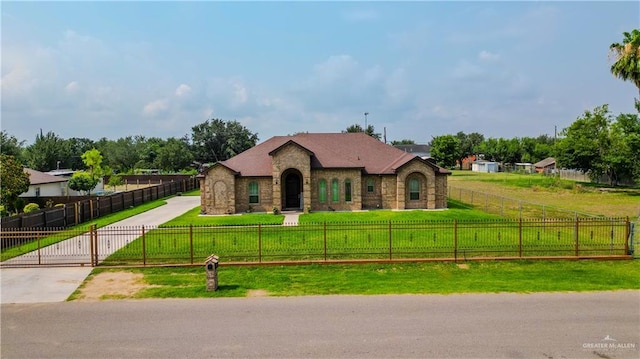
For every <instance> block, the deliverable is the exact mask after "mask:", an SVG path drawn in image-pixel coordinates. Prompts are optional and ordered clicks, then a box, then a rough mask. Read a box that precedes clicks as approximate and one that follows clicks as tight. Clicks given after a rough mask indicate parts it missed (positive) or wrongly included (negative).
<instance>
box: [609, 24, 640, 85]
mask: <svg viewBox="0 0 640 359" xmlns="http://www.w3.org/2000/svg"><path fill="white" fill-rule="evenodd" d="M622 34H623V35H624V39H622V43H617V42H615V43H613V44H611V45H610V46H609V53H610V54H613V56H614V58H615V62H614V63H613V65H611V73H612V74H613V75H614V76H615V77H617V78H619V79H622V80H623V81H631V82H633V83H634V84H635V85H636V87H637V88H638V92H640V30H638V29H633V30H632V31H631V32H630V33H629V32H624V33H622Z"/></svg>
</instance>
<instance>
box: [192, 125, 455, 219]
mask: <svg viewBox="0 0 640 359" xmlns="http://www.w3.org/2000/svg"><path fill="white" fill-rule="evenodd" d="M450 174H451V173H450V172H449V171H447V170H446V169H443V168H441V167H438V166H437V165H436V164H434V163H433V162H432V161H427V160H424V159H422V158H420V157H418V156H415V155H414V154H411V153H407V152H404V151H402V150H399V149H397V148H394V147H393V146H391V145H387V144H385V143H383V142H381V141H379V140H377V139H375V138H373V137H371V136H368V135H366V134H365V133H301V134H297V135H293V136H276V137H272V138H270V139H268V140H267V141H265V142H263V143H261V144H258V145H257V146H255V147H253V148H250V149H249V150H247V151H244V152H242V153H240V154H238V155H237V156H235V157H233V158H230V159H228V160H226V161H222V162H218V163H216V164H214V165H213V166H211V167H209V168H207V169H206V170H205V171H204V172H203V173H201V174H200V175H198V178H199V179H200V190H201V192H200V196H201V212H202V213H203V214H225V213H229V214H230V213H241V212H247V211H260V212H270V211H281V210H298V211H299V210H305V211H309V210H312V211H332V210H339V211H353V210H361V209H373V208H386V209H427V208H428V209H433V208H446V206H447V175H450Z"/></svg>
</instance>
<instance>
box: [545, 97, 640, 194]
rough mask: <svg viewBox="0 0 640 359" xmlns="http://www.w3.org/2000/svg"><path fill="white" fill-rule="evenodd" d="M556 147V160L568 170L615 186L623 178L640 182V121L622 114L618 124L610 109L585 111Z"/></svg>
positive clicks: (632, 116)
mask: <svg viewBox="0 0 640 359" xmlns="http://www.w3.org/2000/svg"><path fill="white" fill-rule="evenodd" d="M562 135H563V136H564V138H562V139H561V140H560V141H559V142H558V144H557V146H556V151H557V153H556V160H557V161H558V164H559V165H560V166H562V167H565V168H575V169H579V170H582V171H584V172H587V173H588V174H589V177H590V178H591V179H592V180H597V179H599V178H600V177H601V176H602V175H606V176H608V177H609V181H610V184H611V185H613V186H615V185H617V184H618V181H619V180H620V179H621V178H635V179H639V178H640V165H639V164H638V160H637V157H638V153H640V120H639V119H638V115H635V114H620V115H619V116H617V117H616V118H615V120H614V118H613V116H612V115H611V114H610V112H609V108H608V106H607V105H602V106H599V107H596V108H595V109H594V110H593V111H585V113H584V115H583V116H582V117H579V118H578V119H577V120H576V121H575V122H573V123H572V124H571V126H569V127H568V128H566V129H565V130H563V132H562Z"/></svg>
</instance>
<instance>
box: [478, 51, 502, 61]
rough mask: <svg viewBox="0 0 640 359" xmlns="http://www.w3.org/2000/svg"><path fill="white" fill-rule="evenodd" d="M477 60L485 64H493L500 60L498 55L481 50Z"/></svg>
mask: <svg viewBox="0 0 640 359" xmlns="http://www.w3.org/2000/svg"><path fill="white" fill-rule="evenodd" d="M478 59H480V61H485V62H495V61H498V60H500V55H499V54H494V53H492V52H489V51H486V50H482V51H480V53H479V54H478Z"/></svg>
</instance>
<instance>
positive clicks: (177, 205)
mask: <svg viewBox="0 0 640 359" xmlns="http://www.w3.org/2000/svg"><path fill="white" fill-rule="evenodd" d="M198 205H200V197H198V196H179V197H172V198H169V199H168V200H167V204H166V205H164V206H160V207H157V208H154V209H152V210H150V211H147V212H144V213H141V214H139V215H136V216H133V217H130V218H127V219H124V220H122V221H119V222H116V223H114V224H112V225H109V226H107V227H105V228H104V229H103V231H108V230H109V229H110V228H114V227H119V228H122V227H140V226H143V225H144V226H157V225H159V224H162V223H164V222H166V221H168V220H170V219H173V218H175V217H177V216H179V215H181V214H182V213H185V212H187V211H188V210H190V209H192V208H194V207H197V206H198ZM99 231H100V230H99ZM137 236H138V234H137V233H135V234H132V235H131V238H132V239H133V238H137ZM84 237H87V238H84V239H86V243H87V244H86V246H88V236H84ZM80 239H81V238H80V237H76V238H72V239H69V240H67V241H64V242H60V244H59V245H58V246H59V247H60V248H66V247H73V248H77V243H78V241H79V240H80ZM50 247H51V248H52V250H55V246H50ZM117 249H119V247H117V246H115V245H111V246H107V245H106V244H104V243H103V244H101V246H100V253H101V254H102V256H103V257H106V256H107V255H109V254H111V253H113V252H115V251H116V250H117ZM61 252H62V253H71V251H69V250H62V251H61ZM52 253H55V252H52ZM82 253H88V251H87V250H85V251H83V252H82ZM84 255H86V254H84ZM86 256H87V258H86V259H85V260H84V261H85V262H89V258H88V255H86ZM77 257H78V258H80V255H77ZM10 261H18V262H21V263H29V262H30V261H35V263H37V254H33V253H31V254H27V255H25V256H24V257H22V258H21V257H18V258H16V259H12V260H10ZM56 261H60V262H68V261H69V259H68V258H62V257H61V258H58V259H56V257H55V254H50V255H49V257H48V258H47V263H56ZM89 273H91V267H68V268H51V267H48V268H2V269H0V281H1V287H0V288H1V289H2V290H1V291H0V302H1V303H43V302H60V301H64V300H66V299H67V298H68V297H69V295H71V293H73V292H74V291H75V290H76V289H77V288H78V286H79V285H80V284H81V283H82V282H83V281H84V279H85V278H86V277H87V276H88V275H89Z"/></svg>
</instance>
